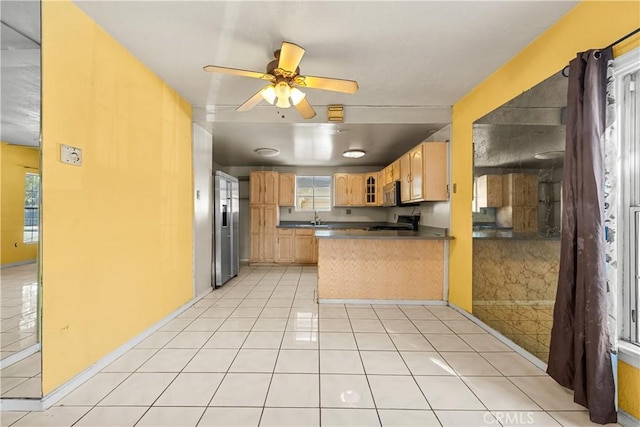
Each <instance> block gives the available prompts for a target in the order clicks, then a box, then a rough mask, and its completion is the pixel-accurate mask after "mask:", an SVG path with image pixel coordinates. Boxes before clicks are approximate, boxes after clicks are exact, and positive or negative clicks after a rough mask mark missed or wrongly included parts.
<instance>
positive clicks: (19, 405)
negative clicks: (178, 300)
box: [0, 291, 211, 411]
mask: <svg viewBox="0 0 640 427" xmlns="http://www.w3.org/2000/svg"><path fill="white" fill-rule="evenodd" d="M210 292H211V291H210ZM208 294H209V292H207V293H204V294H202V295H199V296H197V297H195V298H193V299H192V300H190V301H189V302H187V303H186V304H184V305H183V306H181V307H179V308H178V309H176V310H175V311H173V312H172V313H171V314H169V315H168V316H166V317H165V318H163V319H162V320H160V321H158V322H156V323H155V324H154V325H152V326H150V327H148V328H147V329H145V330H144V331H143V332H141V333H140V334H138V335H136V336H135V337H133V338H132V339H131V340H129V341H127V342H126V343H124V344H123V345H121V346H120V347H118V348H117V349H115V350H114V351H112V352H111V353H109V354H107V355H106V356H105V357H103V358H102V359H100V360H98V361H97V362H96V363H94V364H93V365H91V366H90V367H88V368H87V369H85V370H84V371H82V372H80V373H79V374H78V375H76V376H75V377H73V378H71V379H70V380H69V381H67V382H65V383H64V384H62V385H61V386H60V387H58V388H56V389H55V390H53V391H52V392H50V393H49V394H47V395H46V396H44V397H42V398H41V399H0V411H44V410H45V409H47V408H50V407H51V406H53V405H55V404H56V403H57V402H58V401H59V400H61V399H62V398H63V397H65V396H66V395H68V394H69V393H71V392H72V391H73V390H75V389H76V388H78V387H79V386H81V385H82V384H83V383H84V382H86V381H87V380H89V379H90V378H91V377H93V376H94V375H95V374H97V373H98V372H100V371H101V370H102V369H104V368H105V367H107V365H109V364H110V363H112V362H113V361H115V360H116V359H117V358H118V357H120V356H122V355H123V354H124V353H126V352H127V351H129V350H131V349H132V348H133V347H135V346H136V345H138V344H140V343H141V342H142V341H143V340H144V339H145V338H147V337H149V335H151V334H152V333H154V332H156V331H157V330H158V329H160V328H161V327H163V326H164V325H166V324H167V323H169V322H170V321H171V320H173V319H175V318H176V317H178V316H179V315H180V314H181V313H182V312H184V311H185V310H186V309H188V308H189V307H191V306H192V305H193V304H195V303H197V302H198V301H200V300H201V299H202V298H204V297H205V296H206V295H208Z"/></svg>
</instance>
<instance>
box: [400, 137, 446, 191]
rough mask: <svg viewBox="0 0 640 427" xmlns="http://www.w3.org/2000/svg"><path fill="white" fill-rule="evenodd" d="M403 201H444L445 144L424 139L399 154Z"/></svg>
mask: <svg viewBox="0 0 640 427" xmlns="http://www.w3.org/2000/svg"><path fill="white" fill-rule="evenodd" d="M400 182H401V184H400V192H401V200H402V201H403V202H405V203H414V202H429V201H439V200H447V199H448V198H449V197H448V193H447V143H446V142H423V143H421V144H420V145H418V146H416V147H414V148H413V149H411V150H410V151H409V152H408V153H406V154H405V155H404V156H402V157H400Z"/></svg>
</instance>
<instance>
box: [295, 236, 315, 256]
mask: <svg viewBox="0 0 640 427" xmlns="http://www.w3.org/2000/svg"><path fill="white" fill-rule="evenodd" d="M314 246H315V242H314V237H313V235H309V236H300V235H298V234H297V233H296V243H295V262H299V263H303V264H311V263H313V262H314V259H315V247H314Z"/></svg>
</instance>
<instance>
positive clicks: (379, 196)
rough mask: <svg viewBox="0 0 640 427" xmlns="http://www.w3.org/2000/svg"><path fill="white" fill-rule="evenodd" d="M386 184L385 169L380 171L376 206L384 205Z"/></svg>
mask: <svg viewBox="0 0 640 427" xmlns="http://www.w3.org/2000/svg"><path fill="white" fill-rule="evenodd" d="M384 185H385V184H384V171H380V172H378V185H377V186H376V201H377V203H376V206H382V190H383V187H384Z"/></svg>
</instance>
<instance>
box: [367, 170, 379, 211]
mask: <svg viewBox="0 0 640 427" xmlns="http://www.w3.org/2000/svg"><path fill="white" fill-rule="evenodd" d="M378 185H379V181H378V172H371V173H365V174H364V188H365V190H364V203H365V205H367V206H377V205H378Z"/></svg>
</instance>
